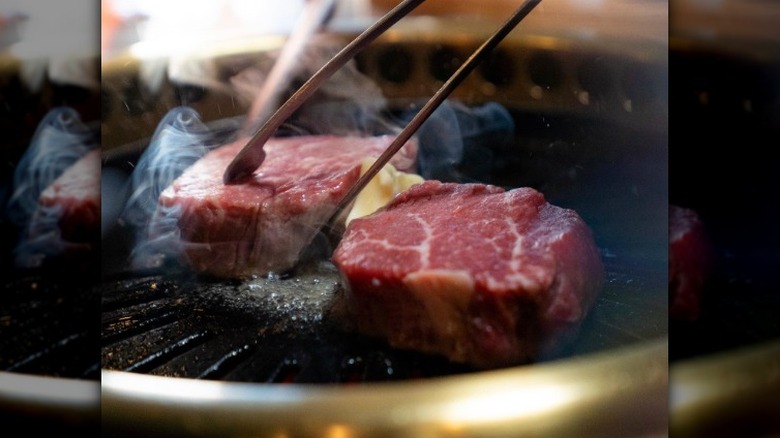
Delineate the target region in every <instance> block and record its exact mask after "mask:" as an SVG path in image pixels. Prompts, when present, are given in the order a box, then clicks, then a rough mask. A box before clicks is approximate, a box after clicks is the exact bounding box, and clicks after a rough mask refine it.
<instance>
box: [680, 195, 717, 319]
mask: <svg viewBox="0 0 780 438" xmlns="http://www.w3.org/2000/svg"><path fill="white" fill-rule="evenodd" d="M714 259H715V255H714V248H713V246H712V243H711V241H710V238H709V235H708V233H707V230H706V229H705V226H704V223H703V222H702V220H701V218H700V216H699V214H698V213H697V212H696V211H695V210H692V209H690V208H683V207H680V206H676V205H670V206H669V317H670V318H672V319H675V320H683V321H694V320H696V319H698V318H699V315H700V313H701V300H702V297H703V295H704V290H705V288H706V285H707V282H708V281H709V278H710V276H711V275H712V270H713V266H714V265H713V264H714Z"/></svg>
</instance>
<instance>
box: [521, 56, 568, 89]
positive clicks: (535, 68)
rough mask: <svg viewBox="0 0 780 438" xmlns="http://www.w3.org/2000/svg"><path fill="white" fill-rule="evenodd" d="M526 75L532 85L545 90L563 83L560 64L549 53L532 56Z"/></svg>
mask: <svg viewBox="0 0 780 438" xmlns="http://www.w3.org/2000/svg"><path fill="white" fill-rule="evenodd" d="M528 73H529V75H530V77H531V81H533V83H534V84H536V85H538V86H540V87H542V88H543V89H546V90H551V89H553V88H555V87H558V86H559V85H561V83H562V82H563V69H562V66H561V63H560V61H559V60H558V59H556V58H555V56H553V55H552V54H550V53H546V52H540V53H537V54H535V55H533V56H532V57H531V60H530V61H529V62H528Z"/></svg>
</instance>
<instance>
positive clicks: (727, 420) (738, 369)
mask: <svg viewBox="0 0 780 438" xmlns="http://www.w3.org/2000/svg"><path fill="white" fill-rule="evenodd" d="M669 409H670V428H669V430H670V433H671V434H672V436H675V437H712V436H741V437H770V436H772V437H777V436H780V340H775V341H768V342H763V343H759V344H756V345H751V346H746V347H742V348H738V349H734V350H730V351H726V352H723V353H718V354H713V355H708V356H704V357H701V358H696V359H689V360H686V361H683V362H680V363H673V364H671V366H670V393H669Z"/></svg>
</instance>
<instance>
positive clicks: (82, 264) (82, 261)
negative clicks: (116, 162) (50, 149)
mask: <svg viewBox="0 0 780 438" xmlns="http://www.w3.org/2000/svg"><path fill="white" fill-rule="evenodd" d="M100 157H101V152H100V150H98V149H94V150H92V151H90V152H88V153H86V154H85V155H84V156H83V157H81V158H80V159H79V160H77V161H76V162H75V163H73V164H72V165H71V166H70V167H68V168H66V169H65V171H64V172H63V173H62V174H61V175H60V176H59V177H57V179H55V180H54V181H53V182H52V183H51V184H50V185H49V186H47V187H46V189H44V190H43V191H42V192H41V194H40V196H39V197H38V205H37V207H36V209H35V212H34V213H33V215H32V217H31V218H30V222H29V224H28V225H27V228H26V232H25V234H24V238H23V239H21V241H20V243H19V245H18V246H17V248H16V264H17V265H18V266H22V267H38V266H42V265H44V264H46V265H51V264H52V263H55V264H57V265H58V266H59V267H61V268H63V269H76V268H78V269H85V270H86V269H92V268H94V267H96V266H97V264H98V263H97V261H98V260H99V256H100V253H99V251H98V250H99V248H98V247H99V242H100Z"/></svg>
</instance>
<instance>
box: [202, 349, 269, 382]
mask: <svg viewBox="0 0 780 438" xmlns="http://www.w3.org/2000/svg"><path fill="white" fill-rule="evenodd" d="M254 352H255V349H254V348H252V347H250V346H249V345H242V346H240V347H238V348H236V349H233V350H231V351H230V352H229V353H227V354H225V355H223V356H222V357H220V358H219V360H217V361H216V362H215V363H214V364H212V365H211V366H209V367H208V368H206V370H204V371H203V372H201V373H200V374H198V376H197V377H198V378H199V379H207V380H219V379H221V378H223V377H224V376H225V375H226V374H227V373H228V372H230V370H233V369H235V368H236V367H237V366H238V365H240V364H241V363H243V362H245V361H246V360H247V359H248V358H249V357H250V356H251V355H252V353H254Z"/></svg>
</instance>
